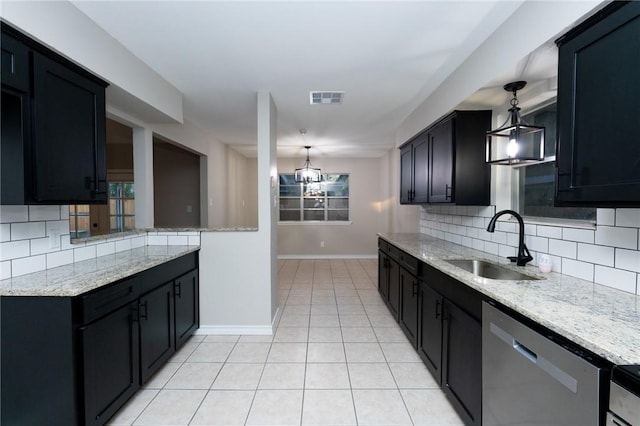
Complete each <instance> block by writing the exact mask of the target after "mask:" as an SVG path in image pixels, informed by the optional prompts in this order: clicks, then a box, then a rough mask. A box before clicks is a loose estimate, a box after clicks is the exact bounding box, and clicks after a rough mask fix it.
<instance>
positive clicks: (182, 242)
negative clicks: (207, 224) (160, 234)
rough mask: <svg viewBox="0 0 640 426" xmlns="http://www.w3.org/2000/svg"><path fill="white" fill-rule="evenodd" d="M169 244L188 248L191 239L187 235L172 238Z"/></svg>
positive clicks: (169, 239)
mask: <svg viewBox="0 0 640 426" xmlns="http://www.w3.org/2000/svg"><path fill="white" fill-rule="evenodd" d="M167 244H168V245H170V246H186V245H189V237H188V236H186V235H176V236H170V237H168V239H167Z"/></svg>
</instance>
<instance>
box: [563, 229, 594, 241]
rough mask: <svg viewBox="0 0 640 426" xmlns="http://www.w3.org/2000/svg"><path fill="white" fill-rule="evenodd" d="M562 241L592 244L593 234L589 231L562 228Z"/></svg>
mask: <svg viewBox="0 0 640 426" xmlns="http://www.w3.org/2000/svg"><path fill="white" fill-rule="evenodd" d="M562 239H563V240H568V241H577V242H579V243H590V244H593V242H594V241H595V232H594V231H592V230H590V229H577V228H562Z"/></svg>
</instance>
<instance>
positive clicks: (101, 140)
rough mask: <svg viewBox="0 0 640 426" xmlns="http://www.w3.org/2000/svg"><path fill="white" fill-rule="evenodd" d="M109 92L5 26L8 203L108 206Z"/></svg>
mask: <svg viewBox="0 0 640 426" xmlns="http://www.w3.org/2000/svg"><path fill="white" fill-rule="evenodd" d="M106 86H107V84H106V83H105V82H104V81H102V80H100V79H99V78H97V77H95V76H93V75H92V74H90V73H88V72H87V71H85V70H84V69H82V68H80V67H78V66H77V65H75V64H73V63H71V62H70V61H68V60H66V59H65V58H63V57H61V56H60V55H58V54H56V53H55V52H52V51H51V50H49V49H47V48H46V47H44V46H42V45H40V44H38V43H37V42H35V41H34V40H32V39H30V38H29V37H27V36H26V35H24V34H21V33H20V32H18V31H17V30H15V29H13V28H11V27H9V26H8V25H5V24H4V23H2V121H3V126H2V182H3V186H2V194H1V197H2V198H1V201H2V204H20V205H21V204H68V203H82V204H105V203H106V202H107V191H106V161H105V157H106V127H105V126H106V114H105V87H106ZM5 122H6V123H7V124H8V126H5V125H4V123H5ZM6 182H11V183H12V184H11V185H5V183H6Z"/></svg>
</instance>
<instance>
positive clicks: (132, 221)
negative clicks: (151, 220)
mask: <svg viewBox="0 0 640 426" xmlns="http://www.w3.org/2000/svg"><path fill="white" fill-rule="evenodd" d="M135 227H136V218H135V216H125V218H124V230H125V231H127V230H130V229H134V228H135Z"/></svg>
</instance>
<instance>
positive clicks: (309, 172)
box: [294, 145, 324, 183]
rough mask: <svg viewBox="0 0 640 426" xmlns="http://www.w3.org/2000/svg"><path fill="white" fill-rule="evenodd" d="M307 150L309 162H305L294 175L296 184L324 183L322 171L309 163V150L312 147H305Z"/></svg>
mask: <svg viewBox="0 0 640 426" xmlns="http://www.w3.org/2000/svg"><path fill="white" fill-rule="evenodd" d="M305 149H306V150H307V160H306V161H305V162H304V166H302V167H300V168H298V169H296V171H295V174H294V179H295V181H296V182H298V183H300V182H302V183H312V182H323V181H324V175H323V174H322V170H320V169H318V168H316V167H311V161H309V149H311V147H310V146H308V145H307V146H305Z"/></svg>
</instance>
